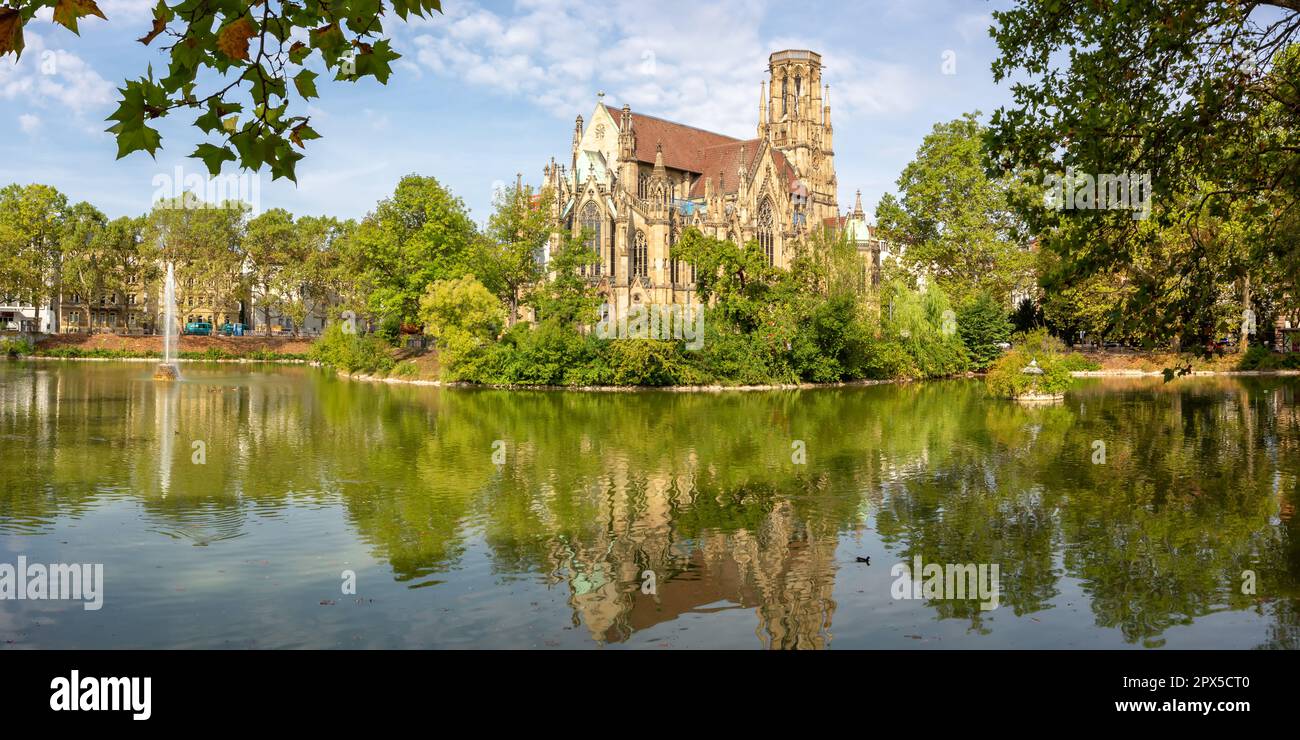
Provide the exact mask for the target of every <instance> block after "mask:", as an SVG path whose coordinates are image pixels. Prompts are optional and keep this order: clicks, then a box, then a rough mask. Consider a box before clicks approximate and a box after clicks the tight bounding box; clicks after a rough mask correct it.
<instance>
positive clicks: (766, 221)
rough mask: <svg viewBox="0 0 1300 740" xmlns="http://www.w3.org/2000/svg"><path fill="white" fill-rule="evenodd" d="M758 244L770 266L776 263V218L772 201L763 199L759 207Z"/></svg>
mask: <svg viewBox="0 0 1300 740" xmlns="http://www.w3.org/2000/svg"><path fill="white" fill-rule="evenodd" d="M758 246H759V247H760V248H761V249H762V250H763V256H764V257H765V258H766V259H767V264H768V265H769V266H771V265H774V264H776V219H775V218H774V217H773V215H772V201H771V199H770V198H764V199H763V205H761V206H759V207H758Z"/></svg>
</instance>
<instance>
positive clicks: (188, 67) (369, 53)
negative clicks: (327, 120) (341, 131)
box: [0, 0, 442, 180]
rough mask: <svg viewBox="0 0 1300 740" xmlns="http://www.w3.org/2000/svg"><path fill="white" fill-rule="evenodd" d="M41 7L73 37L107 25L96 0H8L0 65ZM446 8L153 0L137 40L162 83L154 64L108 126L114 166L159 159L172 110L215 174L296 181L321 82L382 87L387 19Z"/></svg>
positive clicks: (433, 4) (432, 1)
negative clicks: (324, 78) (260, 174)
mask: <svg viewBox="0 0 1300 740" xmlns="http://www.w3.org/2000/svg"><path fill="white" fill-rule="evenodd" d="M47 8H52V9H53V17H54V22H55V23H56V24H58V25H61V26H63V27H64V28H66V29H68V30H69V31H72V32H73V33H77V32H78V22H79V21H80V20H82V19H84V18H86V17H88V16H95V17H98V18H101V19H105V20H107V17H106V15H105V14H104V12H103V11H102V10H101V9H100V8H99V5H98V4H97V3H96V2H95V0H5V4H3V5H0V58H3V57H5V56H7V55H8V54H11V53H12V54H14V55H15V57H17V56H18V55H21V54H22V51H23V46H24V43H23V27H24V26H25V25H26V23H27V22H28V21H30V20H31V19H32V18H33V17H35V16H36V14H37V13H38V12H39V11H41V10H44V9H47ZM441 10H442V3H441V0H391V2H385V1H384V0H332V2H319V1H318V0H158V4H157V5H156V6H155V7H154V10H153V20H152V23H151V24H150V26H149V27H148V28H142V29H141V31H142V32H144V35H143V36H142V37H140V39H139V42H140V43H142V44H144V45H146V46H149V45H153V44H154V43H155V42H157V46H158V48H160V49H161V51H162V52H163V54H164V57H165V59H166V64H164V65H159V66H160V67H165V68H166V70H167V74H166V75H165V76H163V77H160V78H155V76H154V73H153V65H150V68H149V70H148V72H147V73H146V74H145V75H144V76H142V77H139V78H137V79H133V80H127V81H126V82H125V84H124V85H123V87H121V88H120V90H119V92H120V93H121V98H120V101H119V105H118V108H117V110H116V111H115V112H114V113H113V115H112V116H110V117H109V120H110V121H113V122H114V124H113V126H112V127H110V128H109V129H108V130H109V132H111V133H112V134H113V135H114V136H115V137H117V146H118V158H121V157H124V156H126V155H128V154H130V153H132V152H136V151H144V152H148V153H149V154H150V155H153V154H155V153H156V152H157V150H158V148H159V147H160V146H161V144H162V135H161V134H160V133H159V131H158V129H157V128H154V127H153V126H152V125H151V124H153V123H154V122H156V121H157V120H158V119H161V118H165V117H167V116H168V115H171V114H173V113H184V114H195V115H197V118H196V119H195V121H194V125H195V126H196V127H197V128H198V129H199V130H201V131H203V132H204V133H206V134H207V135H208V138H209V139H210V140H209V141H207V142H204V143H202V144H200V145H199V146H198V148H197V149H196V150H195V151H194V153H193V154H191V156H193V157H196V158H198V159H201V160H203V162H204V164H206V165H207V167H208V170H209V171H210V172H211V173H212V174H214V175H216V174H218V173H220V171H221V167H222V164H223V163H225V162H237V163H238V164H239V166H241V167H245V168H248V169H252V170H258V169H261V168H262V167H263V166H266V167H269V168H270V170H271V173H272V176H273V177H275V178H280V177H285V178H288V179H290V180H294V179H295V175H294V167H295V165H296V164H297V162H298V160H300V159H302V156H303V155H302V154H301V153H299V151H297V150H299V149H303V148H304V147H305V144H304V142H306V141H309V140H311V139H316V138H319V135H318V134H317V133H316V131H315V130H313V129H312V127H311V126H310V125H309V124H310V117H309V116H307V115H305V108H306V105H307V101H309V100H311V99H312V98H316V97H318V96H319V94H318V90H317V79H318V78H319V77H320V76H321V74H322V73H324V74H327V75H330V74H332V75H333V79H335V80H338V81H350V82H355V81H357V80H361V79H364V78H367V77H370V78H373V79H375V80H376V81H378V82H380V83H381V84H387V82H388V78H389V75H390V74H391V73H392V63H393V62H394V61H396V60H397V59H398V58H399V57H400V55H399V54H398V53H397V52H395V51H393V48H392V44H391V42H390V41H389V39H388V38H387V37H386V35H385V27H384V24H385V22H387V21H389V20H390V19H391V18H393V17H394V16H395V17H397V18H400V19H402V20H406V19H407V18H408V17H410V16H412V15H414V16H416V17H419V18H426V17H431V16H432V14H433V13H434V12H441ZM295 103H296V106H295V107H296V111H291V110H290V108H291V106H293V105H294V104H295Z"/></svg>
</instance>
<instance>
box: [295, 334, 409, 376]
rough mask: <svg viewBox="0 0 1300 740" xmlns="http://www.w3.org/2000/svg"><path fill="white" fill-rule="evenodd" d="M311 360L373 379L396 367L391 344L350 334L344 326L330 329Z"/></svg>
mask: <svg viewBox="0 0 1300 740" xmlns="http://www.w3.org/2000/svg"><path fill="white" fill-rule="evenodd" d="M308 357H310V358H311V359H313V360H315V361H317V362H319V363H321V364H322V365H325V366H327V367H332V368H334V369H336V370H344V371H346V372H349V373H366V374H370V375H381V374H384V373H387V372H389V371H390V370H392V369H393V366H394V365H395V364H396V361H395V360H394V359H393V354H392V349H391V347H389V345H388V343H387V342H385V341H384V340H382V339H380V338H379V337H377V336H374V335H372V334H369V335H361V334H349V333H347V332H345V331H343V325H342V324H334V325H333V326H330V327H329V329H327V330H326V331H325V335H324V336H322V337H321V338H320V339H318V340H316V343H315V344H313V345H312V346H311V352H310V353H309V354H308Z"/></svg>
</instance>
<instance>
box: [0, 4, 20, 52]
mask: <svg viewBox="0 0 1300 740" xmlns="http://www.w3.org/2000/svg"><path fill="white" fill-rule="evenodd" d="M11 51H12V52H13V53H14V55H15V56H21V55H22V53H23V19H22V16H21V15H19V14H18V11H17V10H14V9H13V8H0V55H4V54H8V53H9V52H11Z"/></svg>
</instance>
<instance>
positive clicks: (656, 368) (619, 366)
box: [607, 339, 703, 386]
mask: <svg viewBox="0 0 1300 740" xmlns="http://www.w3.org/2000/svg"><path fill="white" fill-rule="evenodd" d="M607 358H608V364H609V369H610V379H611V381H612V382H613V383H614V384H615V385H653V386H663V385H698V384H699V383H700V382H701V381H702V379H703V375H702V374H701V373H700V372H699V371H698V370H696V369H695V368H694V367H692V366H691V365H690V364H689V363H688V362H686V360H685V359H684V358H683V357H682V350H681V349H680V348H679V347H678V346H677V343H676V342H671V341H664V340H661V339H615V340H613V341H611V342H610V347H609V352H608V354H607Z"/></svg>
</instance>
